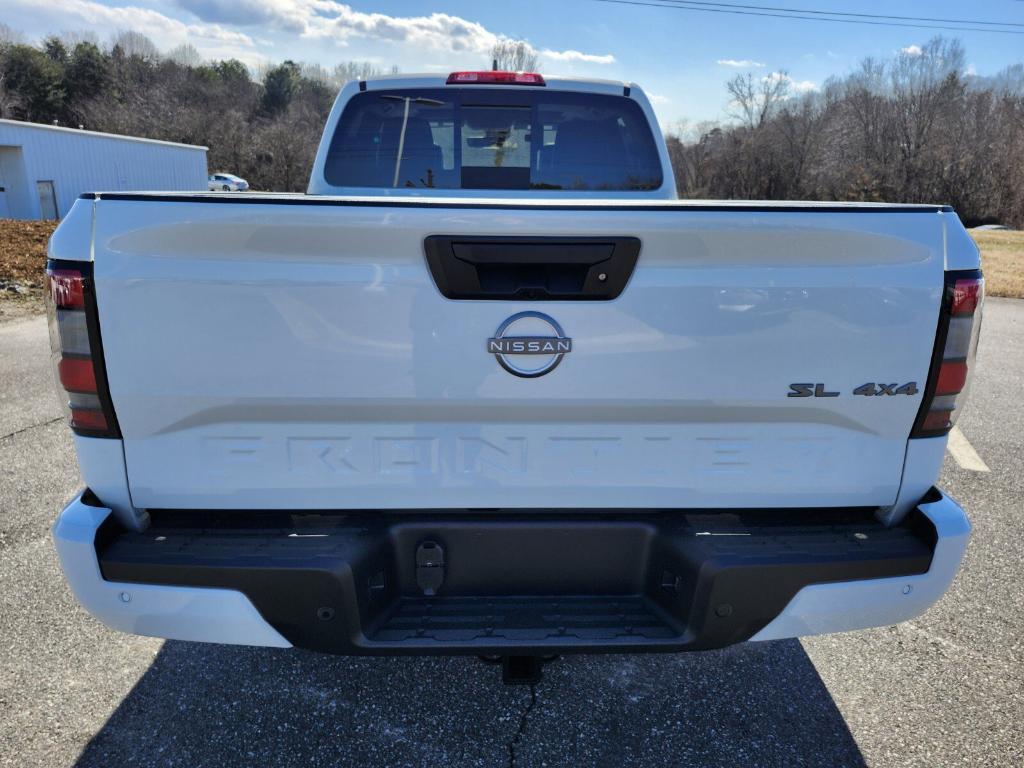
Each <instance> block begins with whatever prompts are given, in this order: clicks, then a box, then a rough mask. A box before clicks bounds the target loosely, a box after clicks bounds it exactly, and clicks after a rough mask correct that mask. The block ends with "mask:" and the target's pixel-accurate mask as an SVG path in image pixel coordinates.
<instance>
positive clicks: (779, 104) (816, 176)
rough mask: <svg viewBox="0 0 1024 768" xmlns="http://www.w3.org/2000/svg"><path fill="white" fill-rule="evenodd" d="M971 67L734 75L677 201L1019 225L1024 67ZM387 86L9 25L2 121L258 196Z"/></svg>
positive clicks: (356, 69) (943, 56)
mask: <svg viewBox="0 0 1024 768" xmlns="http://www.w3.org/2000/svg"><path fill="white" fill-rule="evenodd" d="M530 50H531V49H529V48H528V47H527V46H526V45H525V44H516V43H514V42H508V41H506V42H504V43H502V44H501V45H499V46H495V49H494V50H493V51H492V52H491V55H490V57H489V60H488V62H487V64H488V65H489V64H490V63H491V59H493V60H495V61H497V63H498V66H499V68H510V69H532V68H535V67H536V60H535V59H536V57H535V56H534V58H533V60H530V61H527V60H526V59H529V58H530V57H529V55H528V54H529V53H530ZM965 62H966V58H965V54H964V50H963V47H962V46H961V44H960V43H959V42H958V41H956V40H949V39H944V38H935V39H933V40H931V41H930V42H929V43H927V44H926V45H924V46H921V47H919V48H917V47H915V48H912V49H908V50H906V51H904V52H900V53H898V54H896V55H895V56H894V57H892V58H891V59H889V60H877V59H866V60H865V61H863V62H862V63H861V65H860V66H859V67H858V68H857V69H856V70H855V71H853V72H852V73H850V74H848V75H846V76H843V77H837V78H833V79H831V80H829V81H828V82H826V83H825V84H824V85H823V87H821V88H820V89H819V90H814V91H811V92H799V89H798V88H797V87H796V86H795V84H794V83H793V81H792V80H791V79H790V78H789V77H788V75H787V74H786V73H785V72H775V73H772V74H770V75H765V76H755V75H754V74H745V75H738V76H736V77H735V78H734V79H733V80H731V81H730V82H729V83H728V85H727V97H728V99H729V109H730V117H731V119H730V120H729V121H727V122H723V123H703V124H697V125H687V124H681V125H676V126H673V127H672V129H670V130H669V131H668V132H667V135H666V138H667V141H668V148H669V155H670V157H671V160H672V165H673V169H674V173H675V177H676V183H677V186H678V188H679V193H680V196H682V197H687V198H715V199H775V200H784V199H790V200H793V199H805V200H870V201H874V200H877V201H890V202H928V203H949V204H951V205H953V206H955V207H956V209H957V211H958V212H959V213H960V215H961V217H962V218H963V219H964V220H965V221H966V222H967V223H969V224H977V223H982V222H996V221H998V222H1001V223H1005V224H1010V225H1013V226H1017V227H1024V66H1022V65H1021V64H1016V65H1013V66H1011V67H1008V68H1007V69H1006V70H1004V71H1003V72H1001V73H999V74H998V75H996V76H994V77H989V78H982V77H979V76H977V75H973V74H968V70H967V67H966V66H965ZM391 71H392V72H394V71H397V70H396V69H394V68H392V69H391ZM378 74H382V71H381V69H380V68H379V67H377V66H375V65H373V64H370V63H362V62H344V63H341V64H338V65H337V66H336V67H334V68H333V69H331V70H328V69H325V68H324V67H321V66H317V65H310V64H303V63H296V62H293V61H285V62H283V63H281V64H276V65H273V66H265V67H262V68H260V69H259V70H258V71H256V72H253V71H251V70H250V69H249V68H248V67H247V66H246V65H245V64H243V63H242V62H240V61H237V60H226V61H204V60H203V59H202V57H201V56H200V55H199V53H198V51H196V49H195V48H193V47H191V46H188V45H184V46H179V47H178V48H176V49H174V50H172V51H169V52H166V53H162V52H161V51H159V50H158V49H157V47H156V46H155V45H154V44H153V43H152V42H151V41H150V40H149V39H148V38H146V37H145V36H143V35H141V34H138V33H134V32H126V33H122V34H120V35H118V36H116V37H115V38H114V39H113V40H112V41H111V42H110V43H109V44H108V45H101V44H100V43H99V42H98V41H97V40H96V39H95V38H94V37H91V36H89V35H74V34H64V35H61V36H54V37H50V38H47V39H45V40H44V41H42V43H41V44H40V45H30V44H26V43H24V42H22V41H19V40H18V39H17V36H16V35H15V34H14V33H12V32H11V31H10V30H9V29H4V28H2V25H0V117H8V118H15V119H19V120H30V121H33V122H40V123H57V124H60V125H67V126H72V127H77V126H81V127H83V128H86V129H89V130H96V131H105V132H109V133H117V134H129V135H134V136H145V137H149V138H155V139H164V140H167V141H179V142H184V143H188V144H201V145H204V146H207V147H209V150H210V151H209V156H208V157H209V167H210V170H211V171H221V170H223V171H229V172H231V173H236V174H238V175H240V176H243V177H244V178H246V179H248V180H249V182H250V184H251V185H252V186H253V188H255V189H265V190H276V191H300V190H302V189H304V188H305V185H306V182H307V178H308V175H309V170H310V167H311V165H312V162H313V158H314V155H315V153H316V147H317V144H318V142H319V139H320V133H321V131H322V128H323V125H324V123H325V122H326V120H327V116H328V113H329V111H330V109H331V105H332V103H333V100H334V97H335V95H336V93H337V90H338V88H339V87H340V86H341V85H342V84H343V83H344V82H346V81H347V80H350V79H354V78H366V77H372V76H374V75H378Z"/></svg>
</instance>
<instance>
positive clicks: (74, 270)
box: [46, 259, 121, 437]
mask: <svg viewBox="0 0 1024 768" xmlns="http://www.w3.org/2000/svg"><path fill="white" fill-rule="evenodd" d="M46 286H47V293H46V314H47V319H48V321H49V326H50V352H51V355H52V358H53V365H54V372H55V378H56V381H57V393H58V395H59V396H60V399H61V404H62V405H63V407H64V410H65V412H66V413H67V416H68V424H70V426H71V429H72V430H74V431H75V433H76V434H79V435H84V436H87V437H120V436H121V433H120V431H119V430H118V428H117V420H116V419H115V417H114V408H113V406H112V404H111V402H110V390H109V388H108V387H107V372H106V370H105V369H104V367H103V349H102V347H101V346H100V326H99V318H98V316H97V314H96V292H95V290H94V285H93V279H92V263H91V262H77V261H54V260H52V259H51V260H50V261H49V262H48V263H47V265H46Z"/></svg>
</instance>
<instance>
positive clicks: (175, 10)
mask: <svg viewBox="0 0 1024 768" xmlns="http://www.w3.org/2000/svg"><path fill="white" fill-rule="evenodd" d="M723 1H725V2H735V3H744V4H748V5H769V6H770V5H775V6H782V7H790V8H800V9H816V10H831V11H855V12H858V13H875V14H896V15H902V16H928V17H935V18H950V19H972V20H987V21H1000V22H1016V23H1019V24H1021V25H1024V2H1021V1H1020V0H984V1H983V2H982V1H976V2H973V3H964V2H962V1H961V2H954V1H953V0H898V1H897V2H893V0H887V1H884V2H883V1H881V0H839V1H838V2H836V1H832V0H814V1H813V2H812V1H810V0H723ZM0 22H2V23H4V24H6V25H8V26H9V27H11V28H13V29H15V30H17V31H18V32H21V33H22V34H23V35H24V36H25V37H26V38H28V39H29V40H37V39H39V38H41V37H43V36H44V35H47V34H53V33H60V32H65V31H86V30H87V31H90V32H92V33H94V34H95V35H97V36H98V37H99V39H100V40H108V39H109V38H110V37H111V36H112V35H113V34H114V33H115V32H117V31H120V30H136V31H139V32H143V33H145V34H147V35H148V36H149V37H151V38H152V39H153V40H154V42H156V43H157V45H159V46H160V47H161V48H162V49H165V50H166V49H170V48H173V47H174V46H176V45H180V44H182V43H186V42H187V43H191V44H192V45H194V46H195V47H196V48H198V49H199V50H200V52H201V53H202V54H203V55H204V56H209V57H216V58H227V57H236V58H240V59H242V60H243V61H245V62H246V63H248V64H250V65H254V66H255V65H258V64H259V63H260V62H264V61H272V62H276V61H281V60H283V59H287V58H291V59H296V60H302V61H309V62H316V63H319V64H322V65H324V66H326V67H328V68H330V67H332V66H333V65H334V64H336V63H337V62H339V61H344V60H359V61H363V60H369V61H373V62H376V63H378V64H380V65H382V66H390V65H392V64H394V65H397V66H398V67H399V68H400V69H401V70H402V71H403V72H415V71H449V70H453V69H466V68H477V67H482V66H484V65H486V62H487V54H486V51H487V49H488V48H489V47H490V45H491V44H492V43H493V42H494V40H495V39H498V38H502V37H507V38H513V39H522V40H526V41H528V42H529V43H530V44H531V45H532V46H533V47H534V48H535V49H537V51H539V52H540V60H541V66H540V69H541V71H542V72H547V73H549V74H555V73H557V74H570V75H571V74H577V75H582V76H589V77H604V78H610V79H617V80H631V81H634V82H636V83H639V84H640V85H641V86H642V87H643V88H644V90H646V91H647V92H648V93H649V94H650V95H651V96H652V100H653V101H654V104H655V109H656V111H657V112H658V115H659V119H661V121H662V122H663V123H665V124H668V123H672V122H674V121H676V120H680V119H684V118H685V119H689V120H691V121H700V120H712V119H721V118H723V117H725V113H726V110H727V99H726V95H725V86H724V84H725V82H726V81H727V80H728V79H729V78H730V77H732V76H733V75H735V74H736V73H737V72H747V71H751V72H754V73H755V74H756V75H757V76H758V77H765V76H767V75H769V74H770V73H772V72H775V71H779V70H785V71H787V72H788V73H789V76H790V77H791V78H792V79H793V82H794V86H795V87H796V88H797V89H813V88H818V87H820V86H821V84H822V83H823V82H824V81H825V79H826V78H827V77H828V76H829V75H833V74H844V73H846V72H849V71H850V70H851V69H852V68H853V67H855V66H856V65H857V63H858V62H859V61H860V60H861V59H863V58H864V57H866V56H875V57H882V58H884V57H889V56H891V55H893V54H894V53H895V52H897V51H899V50H900V49H911V50H913V49H912V46H916V45H920V44H922V43H924V42H925V41H926V40H927V39H928V38H929V37H931V36H933V35H936V34H945V35H947V36H952V37H959V38H960V39H961V40H962V41H963V43H964V46H965V48H966V50H967V61H968V62H969V69H971V70H972V71H975V72H977V73H978V74H981V75H989V74H994V73H995V72H997V71H999V70H1000V69H1002V68H1003V67H1005V66H1007V65H1008V64H1013V63H1016V62H1020V61H1024V35H1011V34H993V33H983V32H973V31H960V32H955V31H949V30H936V29H916V28H909V27H886V26H869V25H860V24H840V23H829V22H821V21H800V20H793V19H779V18H766V17H759V16H743V15H732V14H724V13H708V12H696V11H690V10H673V9H668V8H653V7H647V6H642V5H624V4H615V3H609V2H599V1H597V0H514V2H493V1H491V0H472V1H471V0H433V1H432V2H418V1H413V0H406V1H405V2H399V1H398V0H378V1H377V2H359V1H355V0H353V1H352V2H349V3H340V2H335V1H334V0H0ZM953 26H965V25H953ZM1020 30H1021V31H1024V26H1022V27H1020Z"/></svg>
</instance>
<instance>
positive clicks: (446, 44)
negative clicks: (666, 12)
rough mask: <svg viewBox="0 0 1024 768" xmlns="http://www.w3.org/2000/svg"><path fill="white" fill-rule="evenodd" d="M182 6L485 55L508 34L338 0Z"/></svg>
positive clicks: (298, 29) (597, 60)
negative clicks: (368, 9) (370, 10)
mask: <svg viewBox="0 0 1024 768" xmlns="http://www.w3.org/2000/svg"><path fill="white" fill-rule="evenodd" d="M175 2H176V4H177V5H178V7H180V8H182V9H184V10H186V11H188V12H189V13H192V14H194V15H195V16H197V17H198V18H200V19H202V20H204V21H208V22H225V23H231V24H236V25H239V26H257V25H258V26H260V27H263V28H266V27H267V26H269V27H272V28H277V29H280V30H281V31H284V32H288V33H291V34H298V35H300V36H301V37H305V38H316V39H322V40H325V41H333V42H335V43H337V44H340V45H345V44H346V43H347V42H348V41H349V40H350V39H352V38H363V39H368V40H376V41H381V42H387V43H395V44H400V45H406V46H410V47H413V48H421V49H422V48H426V49H429V50H432V51H435V52H448V51H451V52H454V53H466V52H469V53H474V54H484V55H486V54H487V53H488V52H489V51H490V49H491V47H492V46H493V45H494V44H495V43H497V42H499V41H500V40H504V39H507V38H506V37H505V36H504V35H499V34H497V33H495V32H492V31H490V30H489V29H487V28H486V27H484V26H483V25H482V24H480V23H478V22H475V21H468V20H466V19H463V18H461V17H460V16H452V15H450V14H447V13H431V14H430V15H428V16H390V15H388V14H385V13H366V12H363V11H357V10H355V9H353V8H352V7H351V6H349V5H345V4H344V3H338V2H334V0H175ZM530 47H531V49H532V50H533V51H534V52H535V53H537V54H538V55H540V56H542V57H544V58H546V59H550V60H552V61H560V62H568V63H582V64H613V63H614V62H615V57H614V56H612V55H611V54H594V53H584V52H582V51H576V50H565V51H557V50H552V49H548V48H545V49H543V50H538V49H536V48H533V46H530Z"/></svg>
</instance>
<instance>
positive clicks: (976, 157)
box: [667, 38, 1024, 227]
mask: <svg viewBox="0 0 1024 768" xmlns="http://www.w3.org/2000/svg"><path fill="white" fill-rule="evenodd" d="M965 62H966V58H965V54H964V49H963V47H962V46H961V44H960V43H959V41H957V40H949V39H943V38H935V39H933V40H931V41H930V42H928V43H927V44H926V45H923V46H920V47H912V48H909V49H906V50H904V51H901V52H899V53H898V54H896V55H895V56H893V57H892V58H891V59H888V60H884V61H883V60H877V59H865V60H864V61H863V62H862V63H861V64H860V66H859V67H858V68H857V69H856V70H855V71H853V72H852V73H851V74H848V75H846V76H844V77H837V78H833V79H831V80H829V81H828V82H826V83H825V84H824V86H823V87H822V88H821V89H820V90H816V91H813V92H809V93H797V92H796V89H795V86H794V84H793V82H792V80H791V79H790V78H789V77H788V76H787V74H786V73H785V72H776V73H773V74H771V75H767V76H763V77H755V76H754V75H752V74H746V75H738V76H736V77H735V78H733V80H732V81H730V82H729V83H728V86H727V90H728V96H729V99H730V101H729V104H730V109H731V117H732V118H733V119H732V121H731V122H730V123H729V124H725V125H722V124H702V125H697V126H688V125H685V124H684V125H681V126H676V127H675V128H674V129H673V130H671V131H669V133H668V135H667V139H668V148H669V155H670V156H671V159H672V165H673V168H674V171H675V177H676V184H677V186H678V188H679V193H680V196H682V197H688V198H716V199H770V200H797V199H800V200H851V201H852V200H866V201H889V202H908V203H948V204H950V205H953V206H954V207H955V208H956V210H957V212H958V213H959V215H960V217H961V218H962V219H963V220H964V221H965V223H967V224H968V225H976V224H981V223H989V222H999V223H1003V224H1007V225H1011V226H1014V227H1024V66H1022V65H1021V64H1015V65H1013V66H1010V67H1007V68H1006V69H1005V70H1003V71H1002V72H1000V73H999V74H998V75H996V76H994V77H988V78H982V77H979V76H977V75H973V74H969V73H968V68H967V67H966V66H965Z"/></svg>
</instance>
